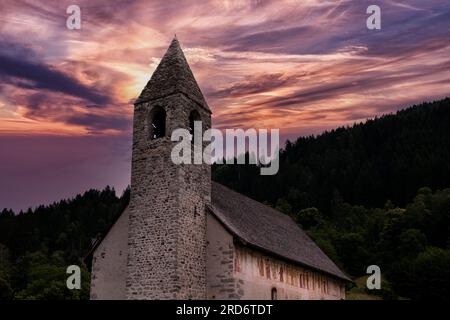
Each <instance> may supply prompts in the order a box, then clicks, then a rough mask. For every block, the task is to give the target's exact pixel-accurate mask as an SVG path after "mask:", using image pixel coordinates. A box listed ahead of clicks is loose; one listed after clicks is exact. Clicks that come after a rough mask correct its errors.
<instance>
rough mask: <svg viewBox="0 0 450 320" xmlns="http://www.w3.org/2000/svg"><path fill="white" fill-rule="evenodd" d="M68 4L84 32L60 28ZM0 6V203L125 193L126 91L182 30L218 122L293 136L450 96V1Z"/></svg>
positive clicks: (18, 1)
mask: <svg viewBox="0 0 450 320" xmlns="http://www.w3.org/2000/svg"><path fill="white" fill-rule="evenodd" d="M71 4H78V5H79V6H80V7H81V15H82V29H81V30H68V29H67V28H66V26H65V25H66V18H67V14H66V8H67V7H68V6H69V5H71ZM371 4H378V5H379V6H380V7H381V10H382V29H381V30H379V31H371V30H368V29H367V28H366V18H367V14H366V8H367V7H368V6H369V5H371ZM0 12H1V17H0V79H1V80H0V124H1V125H0V176H1V179H0V208H3V207H8V208H9V207H11V208H13V209H15V210H17V209H26V208H27V207H29V206H36V205H39V204H46V203H49V202H52V201H57V200H60V199H61V198H66V197H71V196H74V195H75V194H77V193H79V192H82V191H84V190H86V189H88V188H91V187H95V188H103V187H104V186H105V185H107V184H109V185H112V186H115V187H116V190H118V191H119V192H121V191H122V189H123V188H124V187H125V186H126V185H127V184H128V183H129V177H130V154H131V149H130V147H131V143H130V142H131V121H132V104H131V102H132V101H133V100H134V99H135V98H136V97H137V96H138V95H139V93H140V90H142V88H143V87H144V85H145V83H146V82H147V81H148V79H149V77H150V76H151V74H152V72H153V71H154V69H155V67H156V66H157V64H158V62H159V60H160V58H161V57H162V55H163V54H164V51H165V50H166V48H167V46H168V45H169V43H170V41H171V39H172V37H173V35H174V34H175V33H176V34H177V37H178V39H179V40H180V42H181V45H182V47H183V50H184V52H185V54H186V57H187V59H188V61H189V63H190V65H191V68H192V70H193V72H194V74H195V76H196V78H197V80H198V82H199V85H200V87H201V88H202V90H203V93H204V95H205V97H206V99H207V101H208V103H209V105H210V108H211V109H212V111H213V125H214V126H215V127H216V128H220V129H224V128H238V127H239V128H247V127H253V128H280V130H281V135H282V138H283V140H284V139H285V138H286V137H289V138H291V139H293V138H295V137H297V136H299V135H306V134H317V133H320V132H322V131H324V130H327V129H331V128H335V127H337V126H340V125H351V124H352V123H354V122H360V121H364V120H365V119H367V118H370V117H374V116H376V115H380V114H384V113H389V112H394V111H396V110H398V109H400V108H402V107H406V106H408V105H411V104H414V103H420V102H422V101H429V100H434V99H438V98H442V97H445V96H449V95H450V94H449V92H450V81H449V80H450V2H449V1H444V0H442V1H433V0H431V1H422V0H411V1H390V0H382V1H361V0H358V1H357V0H354V1H345V0H342V1H331V0H330V1H325V0H320V1H319V0H305V1H297V0H285V1H264V0H253V1H237V0H236V1H223V0H221V1H219V0H207V1H170V0H164V1H156V0H155V1H143V0H142V1H141V0H134V1H133V0H128V1H119V0H117V1H116V0H113V1H111V0H109V1H106V0H102V1H92V0H90V1H87V0H80V1H75V2H74V1H72V0H71V1H53V0H51V1H24V0H14V1H13V0H6V1H5V0H3V1H1V3H0Z"/></svg>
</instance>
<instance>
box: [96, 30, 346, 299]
mask: <svg viewBox="0 0 450 320" xmlns="http://www.w3.org/2000/svg"><path fill="white" fill-rule="evenodd" d="M194 120H200V121H202V123H203V130H206V129H208V128H210V127H211V111H210V109H209V107H208V104H207V103H206V101H205V99H204V97H203V95H202V92H201V90H200V88H199V86H198V84H197V82H196V80H195V78H194V76H193V74H192V71H191V69H190V67H189V65H188V63H187V61H186V58H185V56H184V54H183V52H182V50H181V48H180V45H179V42H178V40H177V39H176V38H175V39H174V40H173V41H172V43H171V44H170V46H169V48H168V50H167V52H166V54H165V55H164V57H163V58H162V60H161V62H160V64H159V65H158V67H157V69H156V70H155V72H154V73H153V75H152V77H151V79H150V81H149V82H148V83H147V85H146V87H145V88H144V89H143V91H142V93H141V94H140V96H139V98H138V99H137V100H136V102H135V104H134V120H133V150H132V164H131V167H132V170H131V198H130V203H129V206H128V207H127V208H126V209H125V210H124V212H123V213H122V214H121V215H120V216H119V218H118V219H117V221H116V222H115V223H114V224H113V225H112V227H111V228H110V229H109V231H108V232H107V233H106V234H105V235H104V236H103V237H102V238H99V239H98V240H97V241H96V243H95V244H94V246H93V248H92V250H91V253H90V255H89V257H90V259H91V261H92V262H91V263H92V276H91V299H344V298H345V283H346V282H348V281H351V280H350V279H349V278H348V277H347V276H346V275H345V274H344V273H343V272H342V271H340V270H339V268H338V267H337V266H336V265H335V264H334V263H333V261H331V260H330V259H329V258H328V257H327V256H326V255H325V254H324V253H323V252H322V251H321V250H320V249H319V247H318V246H317V245H316V244H315V243H314V242H313V241H312V240H311V239H310V238H309V237H308V236H307V235H306V234H305V232H303V230H302V229H301V228H300V227H299V226H298V225H297V224H296V223H295V222H294V221H293V220H292V219H291V218H290V217H288V216H287V215H285V214H282V213H280V212H278V211H276V210H274V209H272V208H270V207H268V206H266V205H263V204H261V203H259V202H257V201H254V200H252V199H250V198H248V197H246V196H243V195H241V194H239V193H237V192H234V191H232V190H230V189H228V188H227V187H225V186H223V185H220V184H218V183H215V182H213V181H211V168H210V166H209V165H208V164H200V165H199V164H181V165H177V164H174V163H173V162H172V161H171V158H170V154H171V150H172V147H173V146H174V144H175V143H176V142H172V141H171V139H170V135H171V132H172V131H173V130H174V129H176V128H186V129H191V130H192V128H193V125H192V123H193V121H194Z"/></svg>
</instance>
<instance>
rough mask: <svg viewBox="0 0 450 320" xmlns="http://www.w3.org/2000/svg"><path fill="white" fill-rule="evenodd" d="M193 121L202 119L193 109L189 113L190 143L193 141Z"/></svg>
mask: <svg viewBox="0 0 450 320" xmlns="http://www.w3.org/2000/svg"><path fill="white" fill-rule="evenodd" d="M195 121H202V119H201V117H200V114H199V113H198V112H197V111H196V110H193V111H191V113H190V114H189V134H190V135H191V143H194V128H195ZM200 134H201V133H200Z"/></svg>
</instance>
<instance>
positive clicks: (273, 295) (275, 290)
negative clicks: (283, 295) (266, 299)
mask: <svg viewBox="0 0 450 320" xmlns="http://www.w3.org/2000/svg"><path fill="white" fill-rule="evenodd" d="M270 299H271V300H277V288H272V292H271V296H270Z"/></svg>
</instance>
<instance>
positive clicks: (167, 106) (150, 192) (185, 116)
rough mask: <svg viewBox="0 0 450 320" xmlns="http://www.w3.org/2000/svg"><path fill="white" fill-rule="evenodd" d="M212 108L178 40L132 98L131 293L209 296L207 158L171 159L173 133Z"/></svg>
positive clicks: (206, 117) (206, 116) (206, 118)
mask: <svg viewBox="0 0 450 320" xmlns="http://www.w3.org/2000/svg"><path fill="white" fill-rule="evenodd" d="M192 119H195V120H201V121H202V125H203V131H204V130H206V129H208V128H210V127H211V111H210V110H209V107H208V105H207V103H206V101H205V99H204V97H203V95H202V93H201V91H200V88H199V86H198V84H197V82H196V81H195V78H194V76H193V74H192V71H191V69H190V68H189V65H188V63H187V61H186V58H185V56H184V54H183V51H182V50H181V48H180V44H179V42H178V40H177V39H176V38H174V39H173V41H172V43H171V44H170V46H169V48H168V50H167V52H166V54H165V55H164V57H163V58H162V60H161V62H160V64H159V65H158V67H157V68H156V70H155V72H154V73H153V75H152V77H151V79H150V81H149V82H148V83H147V85H146V87H145V88H144V89H143V91H142V93H141V95H140V96H139V98H138V99H137V100H136V102H135V104H134V120H133V127H134V128H133V155H132V170H131V199H130V206H129V210H130V218H129V232H128V262H127V271H126V297H127V299H204V298H206V256H205V255H206V213H205V206H206V205H208V204H210V202H211V169H210V166H209V165H208V164H174V163H173V162H172V160H171V157H170V155H171V151H172V148H173V146H174V145H175V144H177V142H172V141H171V139H170V137H171V134H172V131H173V130H175V129H177V128H186V129H189V128H190V127H191V124H192Z"/></svg>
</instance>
